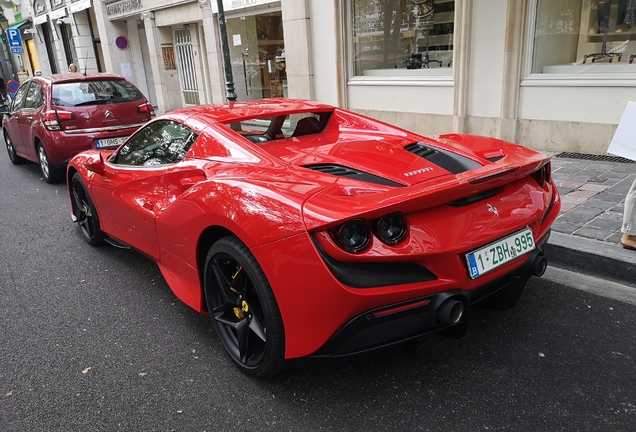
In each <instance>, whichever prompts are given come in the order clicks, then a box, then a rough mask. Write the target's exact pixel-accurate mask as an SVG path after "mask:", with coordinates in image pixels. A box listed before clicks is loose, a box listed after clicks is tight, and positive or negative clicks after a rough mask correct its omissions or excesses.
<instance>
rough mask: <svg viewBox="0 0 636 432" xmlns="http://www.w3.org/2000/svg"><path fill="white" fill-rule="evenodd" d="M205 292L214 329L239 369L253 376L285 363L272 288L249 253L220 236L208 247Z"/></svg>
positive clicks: (237, 242)
mask: <svg viewBox="0 0 636 432" xmlns="http://www.w3.org/2000/svg"><path fill="white" fill-rule="evenodd" d="M204 272H205V273H204V289H205V297H206V301H207V305H208V310H209V311H210V317H211V318H212V325H213V327H214V331H215V332H216V333H217V334H218V335H219V339H221V343H222V344H223V347H224V348H225V350H226V351H227V353H228V354H229V356H230V357H231V358H232V360H233V361H234V363H235V364H236V365H237V366H238V367H239V369H240V370H241V371H243V372H245V373H246V374H249V375H252V376H256V377H266V376H272V375H275V374H277V373H279V372H281V371H282V370H283V369H284V367H285V358H284V356H285V331H284V328H283V321H282V318H281V314H280V310H279V309H278V304H277V302H276V299H275V297H274V293H273V292H272V289H271V287H270V285H269V282H268V281H267V278H266V277H265V274H264V273H263V270H262V269H261V267H260V265H259V264H258V262H257V261H256V258H254V255H252V253H251V252H250V250H249V249H248V248H247V246H245V245H244V244H243V243H242V242H241V241H240V240H239V239H238V238H236V237H234V236H228V237H224V238H222V239H221V240H219V241H217V242H216V243H215V244H214V245H213V246H212V247H211V248H210V251H209V252H208V255H207V257H206V259H205V268H204Z"/></svg>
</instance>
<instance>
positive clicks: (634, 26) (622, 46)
mask: <svg viewBox="0 0 636 432" xmlns="http://www.w3.org/2000/svg"><path fill="white" fill-rule="evenodd" d="M536 3H537V5H536V8H537V9H536V10H537V13H536V23H535V34H534V51H533V62H532V73H555V74H558V73H564V74H573V73H574V74H577V73H588V74H589V73H603V74H605V73H626V72H627V73H629V72H631V73H634V72H636V66H630V65H629V63H627V62H621V61H622V60H623V56H626V57H629V56H630V55H633V54H634V53H636V0H563V1H558V2H555V1H553V0H537V2H536ZM591 63H593V65H592V64H591Z"/></svg>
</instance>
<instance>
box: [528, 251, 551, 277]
mask: <svg viewBox="0 0 636 432" xmlns="http://www.w3.org/2000/svg"><path fill="white" fill-rule="evenodd" d="M547 268H548V260H547V259H546V257H545V251H544V250H543V249H539V250H538V251H537V254H535V255H534V257H533V258H532V270H531V271H532V274H533V275H534V276H537V277H541V276H543V274H544V273H545V270H546V269H547Z"/></svg>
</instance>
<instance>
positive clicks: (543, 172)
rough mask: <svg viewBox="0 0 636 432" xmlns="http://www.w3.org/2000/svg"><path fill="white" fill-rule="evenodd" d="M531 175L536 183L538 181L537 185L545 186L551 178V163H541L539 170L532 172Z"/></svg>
mask: <svg viewBox="0 0 636 432" xmlns="http://www.w3.org/2000/svg"><path fill="white" fill-rule="evenodd" d="M532 177H533V178H534V179H535V181H536V182H537V183H539V186H541V187H542V188H545V187H546V185H547V184H549V183H550V180H551V179H552V164H551V163H550V162H548V163H547V164H545V165H543V166H542V167H541V168H540V169H539V170H537V171H535V172H534V173H533V174H532Z"/></svg>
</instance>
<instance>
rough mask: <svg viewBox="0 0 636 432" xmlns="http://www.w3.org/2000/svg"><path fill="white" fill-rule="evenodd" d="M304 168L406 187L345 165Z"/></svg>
mask: <svg viewBox="0 0 636 432" xmlns="http://www.w3.org/2000/svg"><path fill="white" fill-rule="evenodd" d="M304 168H308V169H310V170H313V171H318V172H321V173H324V174H331V175H334V176H337V177H347V178H351V179H356V180H360V181H365V182H367V183H374V184H379V185H384V186H392V187H404V185H403V184H400V183H396V182H394V181H392V180H388V179H385V178H383V177H378V176H376V175H373V174H369V173H366V172H364V171H358V170H356V169H353V168H349V167H346V166H344V165H337V164H317V165H305V166H304Z"/></svg>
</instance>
